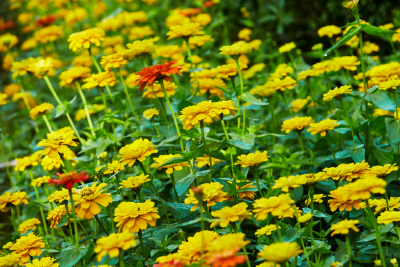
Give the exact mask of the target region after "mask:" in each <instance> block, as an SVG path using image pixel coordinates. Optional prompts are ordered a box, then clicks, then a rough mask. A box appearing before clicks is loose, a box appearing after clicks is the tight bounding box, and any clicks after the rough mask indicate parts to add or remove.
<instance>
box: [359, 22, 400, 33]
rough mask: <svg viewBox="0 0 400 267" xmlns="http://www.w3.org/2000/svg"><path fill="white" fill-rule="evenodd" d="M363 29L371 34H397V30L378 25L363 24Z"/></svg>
mask: <svg viewBox="0 0 400 267" xmlns="http://www.w3.org/2000/svg"><path fill="white" fill-rule="evenodd" d="M361 29H362V30H363V31H364V32H366V33H368V34H371V35H382V34H395V33H396V32H395V31H391V30H385V29H381V28H379V27H376V26H372V25H368V24H361Z"/></svg>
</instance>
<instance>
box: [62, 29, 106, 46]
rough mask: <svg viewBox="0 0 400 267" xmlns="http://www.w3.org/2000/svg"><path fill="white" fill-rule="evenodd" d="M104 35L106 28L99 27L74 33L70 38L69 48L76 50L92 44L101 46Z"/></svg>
mask: <svg viewBox="0 0 400 267" xmlns="http://www.w3.org/2000/svg"><path fill="white" fill-rule="evenodd" d="M104 36H105V33H104V30H102V29H98V28H92V29H88V30H85V31H82V32H77V33H73V34H71V35H70V36H69V38H68V42H69V49H71V50H72V51H76V50H78V48H81V47H84V48H90V45H91V44H94V45H96V46H100V42H101V41H103V40H104Z"/></svg>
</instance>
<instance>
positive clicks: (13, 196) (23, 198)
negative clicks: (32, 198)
mask: <svg viewBox="0 0 400 267" xmlns="http://www.w3.org/2000/svg"><path fill="white" fill-rule="evenodd" d="M28 199H29V197H28V196H27V195H26V192H23V191H22V192H21V191H18V192H14V193H10V192H5V194H4V195H2V196H0V211H1V212H7V211H8V209H9V207H8V206H7V205H9V204H12V205H14V206H19V205H21V204H28Z"/></svg>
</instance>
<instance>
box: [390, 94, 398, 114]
mask: <svg viewBox="0 0 400 267" xmlns="http://www.w3.org/2000/svg"><path fill="white" fill-rule="evenodd" d="M391 91H392V94H393V101H394V104H395V105H396V109H395V110H394V113H395V114H396V115H395V118H396V120H398V119H399V113H398V112H397V99H396V91H395V90H391Z"/></svg>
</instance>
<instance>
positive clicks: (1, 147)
mask: <svg viewBox="0 0 400 267" xmlns="http://www.w3.org/2000/svg"><path fill="white" fill-rule="evenodd" d="M0 150H1V155H2V156H3V160H4V163H5V165H6V172H7V175H8V178H9V179H10V184H11V188H12V190H13V192H15V188H14V182H13V180H12V176H11V172H10V168H9V167H8V161H7V158H6V154H5V153H4V147H3V141H1V138H0Z"/></svg>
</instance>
